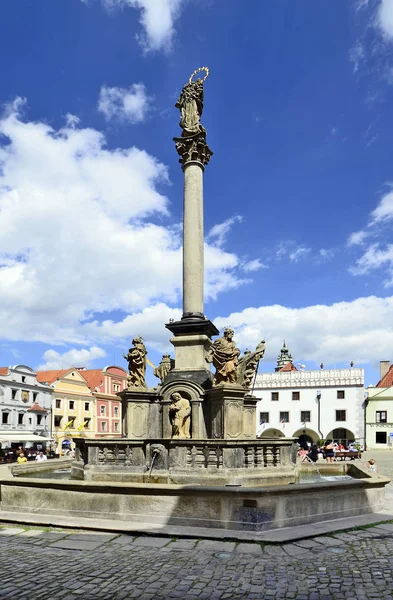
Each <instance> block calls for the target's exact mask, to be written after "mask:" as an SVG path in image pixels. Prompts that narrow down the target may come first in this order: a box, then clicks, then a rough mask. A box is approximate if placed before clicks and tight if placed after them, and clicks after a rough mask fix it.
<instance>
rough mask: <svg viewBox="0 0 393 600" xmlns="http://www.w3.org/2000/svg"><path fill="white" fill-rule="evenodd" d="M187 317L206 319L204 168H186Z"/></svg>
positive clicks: (188, 165) (195, 165) (190, 164)
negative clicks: (198, 316)
mask: <svg viewBox="0 0 393 600" xmlns="http://www.w3.org/2000/svg"><path fill="white" fill-rule="evenodd" d="M183 219H184V228H183V313H184V314H186V313H200V314H201V315H203V291H204V289H203V273H204V258H203V257H204V240H203V166H202V164H201V163H199V162H197V161H192V162H188V163H186V164H185V165H184V216H183Z"/></svg>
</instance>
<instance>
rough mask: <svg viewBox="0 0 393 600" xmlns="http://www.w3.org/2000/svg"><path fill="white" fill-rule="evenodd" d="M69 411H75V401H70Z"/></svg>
mask: <svg viewBox="0 0 393 600" xmlns="http://www.w3.org/2000/svg"><path fill="white" fill-rule="evenodd" d="M68 406H69V409H70V410H75V402H74V400H70V401H69V403H68Z"/></svg>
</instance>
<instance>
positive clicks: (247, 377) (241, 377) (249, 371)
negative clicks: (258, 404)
mask: <svg viewBox="0 0 393 600" xmlns="http://www.w3.org/2000/svg"><path fill="white" fill-rule="evenodd" d="M264 354H265V340H262V341H261V342H260V343H259V344H258V346H257V347H256V349H255V350H254V352H250V350H246V351H245V352H244V354H243V356H242V357H241V358H240V359H239V364H238V367H237V382H238V383H239V384H240V385H241V386H243V387H244V388H246V389H250V387H251V383H252V381H253V379H254V377H255V374H256V371H257V369H258V364H259V361H260V360H261V359H262V358H263V357H264Z"/></svg>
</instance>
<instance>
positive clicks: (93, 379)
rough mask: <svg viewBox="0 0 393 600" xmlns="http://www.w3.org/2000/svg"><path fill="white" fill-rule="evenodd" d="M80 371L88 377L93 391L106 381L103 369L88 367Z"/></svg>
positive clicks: (87, 380)
mask: <svg viewBox="0 0 393 600" xmlns="http://www.w3.org/2000/svg"><path fill="white" fill-rule="evenodd" d="M79 372H80V374H81V375H82V376H83V377H84V378H85V379H86V382H87V385H88V386H89V388H90V389H91V391H92V392H95V391H96V388H98V387H100V386H101V385H102V384H103V382H104V374H103V372H102V370H101V369H86V371H79Z"/></svg>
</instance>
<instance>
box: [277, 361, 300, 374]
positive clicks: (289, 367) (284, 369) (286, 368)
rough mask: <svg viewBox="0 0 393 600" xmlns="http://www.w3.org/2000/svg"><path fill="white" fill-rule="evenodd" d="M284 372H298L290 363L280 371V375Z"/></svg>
mask: <svg viewBox="0 0 393 600" xmlns="http://www.w3.org/2000/svg"><path fill="white" fill-rule="evenodd" d="M283 371H297V368H296V367H295V365H294V364H293V362H289V363H287V364H286V365H284V366H283V367H282V368H281V369H279V370H278V372H279V373H282V372H283Z"/></svg>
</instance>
